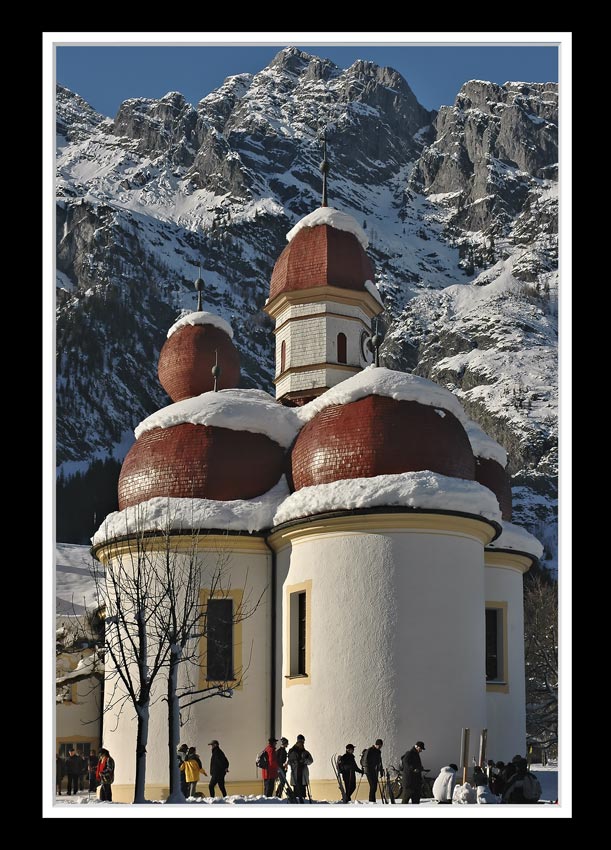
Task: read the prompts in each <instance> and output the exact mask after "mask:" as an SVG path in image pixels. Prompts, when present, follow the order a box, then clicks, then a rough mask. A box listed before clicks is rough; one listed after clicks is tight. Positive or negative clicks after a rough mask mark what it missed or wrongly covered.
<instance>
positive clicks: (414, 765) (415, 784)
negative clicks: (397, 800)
mask: <svg viewBox="0 0 611 850" xmlns="http://www.w3.org/2000/svg"><path fill="white" fill-rule="evenodd" d="M424 749H426V747H425V746H424V742H423V741H416V743H415V744H414V746H413V747H412V748H411V750H408V751H407V752H406V753H404V754H403V755H402V756H401V769H402V770H403V796H402V797H401V802H402V803H409V801H410V800H411V801H412V803H419V802H420V791H421V789H422V770H423V768H422V762H421V761H420V753H421V752H422V751H423V750H424Z"/></svg>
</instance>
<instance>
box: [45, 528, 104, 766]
mask: <svg viewBox="0 0 611 850" xmlns="http://www.w3.org/2000/svg"><path fill="white" fill-rule="evenodd" d="M94 564H95V562H93V561H92V558H91V554H90V551H89V547H87V546H78V545H76V544H72V543H57V544H56V547H55V593H56V597H55V603H56V604H55V612H56V656H55V666H56V696H55V701H56V712H55V742H56V753H57V755H59V756H60V757H61V758H66V756H67V755H68V752H69V751H70V750H71V749H72V748H74V749H75V750H80V751H81V752H82V754H83V756H84V757H87V756H88V755H89V753H90V752H92V751H95V752H97V751H98V750H99V748H100V746H101V744H100V740H101V738H100V736H101V731H102V677H103V670H102V664H101V661H100V659H99V658H98V656H97V652H96V646H97V644H99V641H100V630H101V628H102V626H101V620H100V617H99V612H98V601H97V594H96V588H95V581H94V578H93V575H92V569H93V568H94Z"/></svg>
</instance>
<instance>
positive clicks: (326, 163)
mask: <svg viewBox="0 0 611 850" xmlns="http://www.w3.org/2000/svg"><path fill="white" fill-rule="evenodd" d="M321 139H322V162H321V163H320V170H321V172H322V204H321V206H322V207H326V206H328V204H327V175H328V173H329V160H328V159H327V128H326V127H323V129H322V134H321Z"/></svg>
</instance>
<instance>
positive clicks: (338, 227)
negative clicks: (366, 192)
mask: <svg viewBox="0 0 611 850" xmlns="http://www.w3.org/2000/svg"><path fill="white" fill-rule="evenodd" d="M287 239H288V240H289V244H288V245H287V246H286V248H285V249H284V251H283V252H282V253H281V254H280V256H279V257H278V260H277V262H276V265H275V266H274V270H273V272H272V278H271V283H270V296H269V300H270V301H271V300H272V299H274V298H276V296H278V295H281V294H282V293H283V292H288V291H294V290H300V289H310V288H312V287H318V286H338V287H340V288H343V289H352V290H358V291H365V289H366V287H365V283H366V281H368V280H369V281H373V279H374V275H375V271H374V268H373V265H372V263H371V260H370V259H369V257H368V256H367V254H366V253H365V248H366V247H367V237H366V236H365V233H364V232H363V230H362V229H361V228H360V227H359V225H358V224H357V222H356V221H355V220H354V218H352V216H349V215H347V214H346V213H342V212H340V211H339V210H335V209H333V208H331V207H321V208H320V209H318V210H315V211H314V212H313V213H310V214H309V215H307V216H306V217H305V218H303V219H302V220H301V221H299V222H298V223H297V224H296V225H295V227H294V228H293V229H292V230H290V231H289V233H288V234H287Z"/></svg>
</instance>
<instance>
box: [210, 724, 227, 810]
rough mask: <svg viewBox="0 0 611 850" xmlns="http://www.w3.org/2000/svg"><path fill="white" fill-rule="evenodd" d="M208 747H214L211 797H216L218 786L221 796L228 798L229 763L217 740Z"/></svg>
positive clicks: (211, 756) (212, 753)
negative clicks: (226, 780) (226, 787)
mask: <svg viewBox="0 0 611 850" xmlns="http://www.w3.org/2000/svg"><path fill="white" fill-rule="evenodd" d="M208 746H209V747H212V751H211V752H210V783H209V785H208V790H209V791H210V796H211V797H214V789H215V787H216V786H217V785H218V786H219V791H220V792H221V796H222V797H226V796H227V791H226V790H225V774H226V773H228V772H229V761H228V760H227V756H226V755H225V753H224V752H223V751H222V750H221V748H220V747H219V742H218V741H217V740H216V738H214V739H213V740H212V741H210V743H209V744H208Z"/></svg>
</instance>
